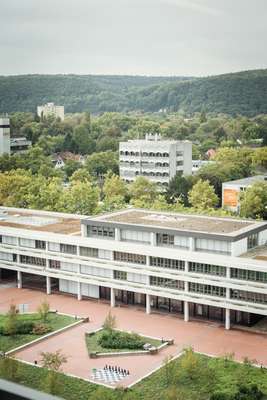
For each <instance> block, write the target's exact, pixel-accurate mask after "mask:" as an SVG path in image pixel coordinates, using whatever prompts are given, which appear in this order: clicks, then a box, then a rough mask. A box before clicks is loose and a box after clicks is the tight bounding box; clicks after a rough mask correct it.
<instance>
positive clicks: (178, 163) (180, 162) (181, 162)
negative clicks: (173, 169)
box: [176, 160, 184, 167]
mask: <svg viewBox="0 0 267 400" xmlns="http://www.w3.org/2000/svg"><path fill="white" fill-rule="evenodd" d="M183 164H184V162H183V161H182V160H180V161H176V166H177V167H179V166H180V165H183Z"/></svg>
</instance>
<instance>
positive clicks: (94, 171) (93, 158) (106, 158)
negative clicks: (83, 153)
mask: <svg viewBox="0 0 267 400" xmlns="http://www.w3.org/2000/svg"><path fill="white" fill-rule="evenodd" d="M85 168H86V169H87V171H88V172H89V174H90V175H92V176H95V177H97V176H101V175H102V176H104V175H105V174H106V173H107V172H108V171H112V172H114V173H115V174H118V171H119V161H118V156H117V154H115V153H113V152H112V151H106V152H103V153H94V154H92V155H90V156H88V157H87V159H86V161H85Z"/></svg>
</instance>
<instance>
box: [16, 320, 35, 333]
mask: <svg viewBox="0 0 267 400" xmlns="http://www.w3.org/2000/svg"><path fill="white" fill-rule="evenodd" d="M33 328H34V323H33V322H32V321H18V322H17V330H16V334H17V335H27V334H29V333H31V332H32V330H33Z"/></svg>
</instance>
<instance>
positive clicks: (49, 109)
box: [37, 103, 64, 121]
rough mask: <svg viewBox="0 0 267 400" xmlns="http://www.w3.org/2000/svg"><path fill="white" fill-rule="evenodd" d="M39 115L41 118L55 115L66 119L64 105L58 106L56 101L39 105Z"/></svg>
mask: <svg viewBox="0 0 267 400" xmlns="http://www.w3.org/2000/svg"><path fill="white" fill-rule="evenodd" d="M37 115H38V116H39V117H40V118H41V117H42V116H43V117H48V116H49V115H54V116H55V117H56V118H60V119H61V120H62V121H63V120H64V106H56V105H55V104H54V103H46V104H44V105H43V106H38V107H37Z"/></svg>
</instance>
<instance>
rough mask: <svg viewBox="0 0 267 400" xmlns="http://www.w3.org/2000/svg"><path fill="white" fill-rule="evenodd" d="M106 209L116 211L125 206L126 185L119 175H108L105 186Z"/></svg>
mask: <svg viewBox="0 0 267 400" xmlns="http://www.w3.org/2000/svg"><path fill="white" fill-rule="evenodd" d="M103 194H104V203H105V208H106V209H109V210H114V209H116V208H122V207H123V206H125V198H126V195H127V187H126V184H125V183H124V182H123V181H122V180H121V179H120V177H119V176H118V175H115V174H112V173H108V174H107V175H106V177H105V183H104V186H103Z"/></svg>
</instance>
